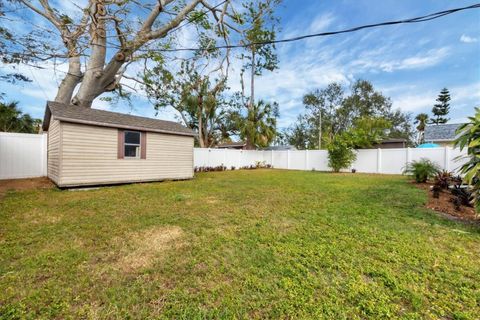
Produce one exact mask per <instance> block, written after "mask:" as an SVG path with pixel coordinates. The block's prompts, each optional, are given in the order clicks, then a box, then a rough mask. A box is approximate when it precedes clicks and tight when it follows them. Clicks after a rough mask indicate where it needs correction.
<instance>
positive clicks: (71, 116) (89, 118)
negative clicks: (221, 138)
mask: <svg viewBox="0 0 480 320" xmlns="http://www.w3.org/2000/svg"><path fill="white" fill-rule="evenodd" d="M50 116H52V117H53V119H56V120H60V121H66V122H73V123H82V124H89V125H95V126H101V127H112V128H122V129H131V130H139V131H152V132H160V133H168V134H176V135H184V136H195V133H194V132H193V131H192V130H191V129H189V128H187V127H185V126H182V125H181V124H179V123H176V122H173V121H166V120H158V119H152V118H146V117H139V116H132V115H129V114H123V113H117V112H111V111H105V110H98V109H92V108H85V107H78V106H73V105H65V104H62V103H58V102H53V101H48V102H47V107H46V110H45V117H44V121H43V130H45V131H47V130H48V127H49V125H50Z"/></svg>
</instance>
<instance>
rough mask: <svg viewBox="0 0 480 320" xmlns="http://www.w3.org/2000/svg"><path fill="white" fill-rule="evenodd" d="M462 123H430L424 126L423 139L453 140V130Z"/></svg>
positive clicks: (454, 135)
mask: <svg viewBox="0 0 480 320" xmlns="http://www.w3.org/2000/svg"><path fill="white" fill-rule="evenodd" d="M461 125H462V123H449V124H439V125H430V126H426V127H425V133H424V140H425V141H427V142H428V141H453V140H455V137H456V133H455V131H456V130H457V129H458V127H459V126H461Z"/></svg>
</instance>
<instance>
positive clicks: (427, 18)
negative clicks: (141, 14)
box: [155, 3, 480, 52]
mask: <svg viewBox="0 0 480 320" xmlns="http://www.w3.org/2000/svg"><path fill="white" fill-rule="evenodd" d="M478 8H480V3H477V4H474V5H471V6H466V7H461V8H455V9H449V10H444V11H439V12H435V13H430V14H427V15H424V16H420V17H415V18H410V19H403V20H394V21H385V22H380V23H374V24H367V25H362V26H358V27H353V28H349V29H344V30H338V31H328V32H320V33H313V34H307V35H302V36H297V37H293V38H287V39H280V40H271V41H260V42H250V43H246V44H235V45H223V46H216V47H212V48H175V49H157V50H155V51H163V52H177V51H199V50H206V49H208V50H214V49H235V48H247V47H250V46H261V45H268V44H276V43H287V42H293V41H299V40H304V39H308V38H316V37H325V36H332V35H337V34H342V33H350V32H355V31H359V30H363V29H370V28H376V27H383V26H391V25H396V24H408V23H419V22H424V21H430V20H434V19H438V18H441V17H444V16H447V15H450V14H453V13H456V12H459V11H464V10H470V9H478Z"/></svg>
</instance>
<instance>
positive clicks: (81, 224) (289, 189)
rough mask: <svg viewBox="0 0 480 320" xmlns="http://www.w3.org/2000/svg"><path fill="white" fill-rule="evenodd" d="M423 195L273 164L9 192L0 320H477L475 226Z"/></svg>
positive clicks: (479, 246) (407, 186) (402, 183)
mask: <svg viewBox="0 0 480 320" xmlns="http://www.w3.org/2000/svg"><path fill="white" fill-rule="evenodd" d="M426 199H427V198H426V195H425V193H424V192H423V191H421V190H419V189H417V188H415V187H414V186H413V185H412V184H411V183H409V182H408V181H407V179H406V178H404V177H400V176H380V175H362V174H328V173H318V172H299V171H280V170H252V171H249V170H245V171H235V172H218V173H207V174H200V175H198V176H197V177H196V178H195V179H194V180H191V181H178V182H164V183H150V184H137V185H126V186H118V187H111V188H102V189H99V190H91V191H77V192H71V191H59V190H55V189H52V190H38V191H27V192H10V193H8V194H7V195H6V197H5V198H4V199H2V200H0V318H2V319H9V318H35V319H37V318H79V317H82V318H122V319H123V318H177V319H178V318H185V319H200V318H311V319H321V318H325V319H365V318H372V319H380V318H382V319H383V318H404V319H438V318H439V319H479V318H480V232H479V229H478V228H475V227H472V226H466V225H462V224H459V223H455V222H451V221H447V220H445V219H442V218H440V217H438V216H437V215H436V214H435V213H433V212H432V211H429V210H427V209H425V208H424V203H425V201H426Z"/></svg>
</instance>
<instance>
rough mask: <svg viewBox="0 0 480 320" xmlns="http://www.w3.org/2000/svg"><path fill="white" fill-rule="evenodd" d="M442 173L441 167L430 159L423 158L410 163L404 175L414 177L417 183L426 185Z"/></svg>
mask: <svg viewBox="0 0 480 320" xmlns="http://www.w3.org/2000/svg"><path fill="white" fill-rule="evenodd" d="M439 171H440V167H439V166H438V164H436V163H435V162H433V161H431V160H430V159H426V158H422V159H420V160H418V161H412V162H410V163H408V164H407V165H406V167H405V169H404V171H403V173H404V174H409V175H412V176H413V177H414V178H415V181H416V182H417V183H425V182H427V180H428V179H430V178H432V177H434V176H435V175H436V174H437V173H438V172H439Z"/></svg>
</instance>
